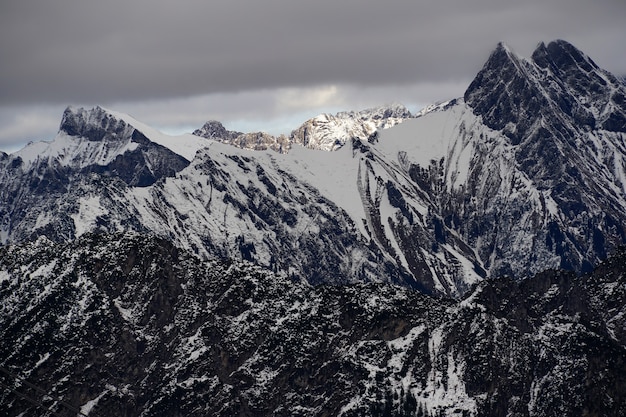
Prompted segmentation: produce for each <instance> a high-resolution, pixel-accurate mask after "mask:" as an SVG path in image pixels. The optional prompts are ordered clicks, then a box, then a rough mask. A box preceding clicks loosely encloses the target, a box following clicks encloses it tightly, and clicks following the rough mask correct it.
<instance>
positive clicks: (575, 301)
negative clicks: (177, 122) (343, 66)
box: [0, 40, 626, 417]
mask: <svg viewBox="0 0 626 417" xmlns="http://www.w3.org/2000/svg"><path fill="white" fill-rule="evenodd" d="M0 241H1V244H2V246H0V388H1V389H2V391H0V410H2V411H3V412H4V414H6V415H9V416H31V415H40V416H53V415H55V416H76V415H89V416H146V417H147V416H209V415H216V416H217V415H219V416H265V415H267V416H340V415H341V416H367V415H381V416H463V417H465V416H520V417H521V416H529V417H530V416H546V417H548V416H555V415H558V416H618V415H626V251H625V250H624V249H623V248H621V246H622V245H624V244H626V85H625V84H624V82H623V80H621V79H619V78H617V77H615V76H613V75H612V74H610V73H608V72H607V71H605V70H603V69H601V68H599V67H598V66H597V65H596V64H595V63H594V62H593V60H591V59H590V58H589V57H588V56H587V55H585V54H584V53H582V52H581V51H579V50H578V49H576V48H575V47H574V46H572V45H571V44H569V43H567V42H565V41H562V40H558V41H554V42H551V43H549V44H547V45H545V44H543V43H542V44H540V45H539V46H538V47H537V48H536V50H535V51H534V53H533V54H532V57H531V58H530V59H526V58H522V57H519V56H518V55H516V54H515V53H514V52H513V51H511V50H510V49H509V48H508V47H507V46H505V45H503V44H499V45H498V46H497V48H496V49H495V50H494V51H493V53H492V54H491V56H490V57H489V59H488V60H487V62H486V63H485V65H484V67H483V68H482V69H481V70H480V72H479V73H478V74H477V76H476V78H475V79H474V81H473V82H472V83H471V84H470V85H469V87H468V89H467V90H466V92H465V94H464V97H462V98H456V99H453V100H449V101H446V102H442V103H439V104H436V105H432V106H429V107H427V108H426V109H424V110H422V111H421V112H419V113H418V114H411V113H410V112H409V111H408V110H407V109H406V108H405V107H404V106H401V105H390V106H385V107H381V108H376V109H368V110H363V111H358V112H342V113H338V114H336V115H329V114H324V115H320V116H318V117H316V118H313V119H311V120H309V121H307V122H305V123H304V124H303V125H302V126H301V127H300V128H298V129H296V130H294V131H293V132H292V133H291V134H290V135H289V136H286V135H281V136H278V137H274V136H271V135H268V134H266V133H262V132H259V133H241V132H233V131H229V130H227V129H226V128H225V127H224V126H223V125H222V124H221V123H220V122H217V121H209V122H207V123H206V124H205V125H204V126H203V127H201V128H199V129H198V130H196V131H195V132H194V133H193V134H187V135H182V136H168V135H165V134H163V133H161V132H159V131H157V130H155V129H153V128H151V127H149V126H147V125H145V124H144V123H141V122H140V121H138V120H135V119H134V118H132V117H131V116H129V115H126V114H121V113H118V112H115V111H112V110H107V109H103V108H101V107H96V108H93V109H82V108H73V107H69V108H68V109H67V110H66V111H65V112H64V114H63V117H62V121H61V125H60V129H59V133H58V135H57V136H56V137H55V138H54V139H53V140H52V141H50V142H37V143H30V144H29V145H27V146H26V147H25V148H23V149H22V150H20V151H17V152H15V153H12V154H5V153H1V152H0Z"/></svg>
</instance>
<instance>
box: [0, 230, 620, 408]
mask: <svg viewBox="0 0 626 417" xmlns="http://www.w3.org/2000/svg"><path fill="white" fill-rule="evenodd" d="M625 279H626V253H624V252H623V251H622V252H621V253H619V254H616V256H615V257H614V258H612V259H610V260H609V261H607V262H605V263H603V264H602V265H601V266H600V267H599V268H598V269H597V270H596V271H595V272H594V273H593V274H591V275H586V276H583V277H577V276H576V275H575V274H573V273H563V272H556V271H550V272H546V273H542V274H541V275H538V276H536V277H534V278H529V279H527V280H525V281H523V282H521V283H516V282H515V281H513V280H510V279H497V280H487V281H484V282H482V283H481V284H479V285H478V286H477V287H476V288H474V289H473V290H472V291H471V292H470V293H469V294H468V296H467V297H466V298H464V299H463V300H461V301H458V302H451V301H450V300H446V299H437V298H432V297H428V296H426V295H424V294H422V293H420V292H417V291H412V290H408V289H406V288H402V287H397V286H391V285H381V284H369V285H365V284H358V285H351V286H318V287H310V286H307V285H304V284H302V283H294V282H293V281H291V280H289V279H287V277H285V276H284V275H274V274H272V273H271V272H269V271H267V270H266V269H262V268H259V267H258V266H254V265H251V264H249V263H241V262H232V261H202V260H200V259H199V258H198V257H196V256H194V255H193V254H191V253H189V252H186V251H184V250H180V249H178V248H176V247H175V246H173V245H172V244H171V243H170V242H169V241H167V240H164V239H157V238H154V237H150V236H146V235H141V234H114V235H102V234H100V235H84V236H82V237H81V238H79V239H78V240H76V241H74V242H71V243H62V244H55V243H53V242H50V241H49V240H47V239H46V238H44V237H41V238H39V239H38V240H36V241H34V242H31V243H27V244H22V245H16V246H9V247H4V248H0V309H1V310H0V311H1V314H0V384H2V385H1V386H2V387H3V389H2V390H0V408H1V409H2V410H3V415H7V416H18V415H20V416H24V415H47V414H46V413H55V414H54V415H57V416H68V417H69V416H76V415H79V412H82V413H83V415H88V416H99V417H108V416H120V415H124V416H140V415H141V416H146V417H149V416H234V415H238V416H293V415H299V416H320V415H328V416H346V417H347V416H468V417H478V416H507V415H509V416H510V415H515V416H524V417H531V416H532V417H552V416H563V417H574V416H581V415H597V416H621V415H625V413H626V391H625V390H624V387H625V386H626V332H625V329H626V314H625V312H626V311H625V309H626V307H625V306H626V282H625ZM29 400H30V401H29Z"/></svg>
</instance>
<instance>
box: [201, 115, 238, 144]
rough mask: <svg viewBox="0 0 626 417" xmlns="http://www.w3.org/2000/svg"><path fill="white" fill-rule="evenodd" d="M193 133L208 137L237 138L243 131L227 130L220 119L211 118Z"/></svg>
mask: <svg viewBox="0 0 626 417" xmlns="http://www.w3.org/2000/svg"><path fill="white" fill-rule="evenodd" d="M192 134H193V135H196V136H200V137H203V138H207V139H218V140H219V139H235V138H236V137H237V136H239V135H243V133H242V132H236V131H232V130H227V129H226V128H225V127H224V125H223V124H222V122H220V121H218V120H209V121H207V122H206V123H205V124H204V126H202V127H201V128H200V129H196V130H194V131H193V133H192Z"/></svg>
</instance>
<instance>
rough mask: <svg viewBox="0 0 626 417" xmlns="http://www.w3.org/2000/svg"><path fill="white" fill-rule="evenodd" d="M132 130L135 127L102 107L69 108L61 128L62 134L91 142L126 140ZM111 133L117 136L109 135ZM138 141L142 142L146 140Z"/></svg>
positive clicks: (64, 113) (64, 115) (64, 114)
mask: <svg viewBox="0 0 626 417" xmlns="http://www.w3.org/2000/svg"><path fill="white" fill-rule="evenodd" d="M132 129H133V127H132V126H129V125H128V123H126V122H125V121H124V120H122V119H120V118H119V117H116V116H115V115H113V113H111V112H110V111H108V110H106V109H104V108H103V107H100V106H96V107H93V108H91V109H85V108H83V107H74V106H68V107H67V108H66V109H65V111H64V112H63V117H62V119H61V125H60V126H59V131H60V132H64V133H66V134H67V135H69V136H74V137H81V138H85V139H87V140H90V141H102V140H103V139H108V140H110V139H117V138H124V137H125V136H127V134H128V133H129V131H130V130H132ZM111 132H115V134H114V135H110V134H107V133H111ZM137 139H138V140H140V141H141V140H142V139H144V138H137Z"/></svg>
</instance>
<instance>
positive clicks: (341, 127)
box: [291, 104, 413, 151]
mask: <svg viewBox="0 0 626 417" xmlns="http://www.w3.org/2000/svg"><path fill="white" fill-rule="evenodd" d="M412 117H413V116H412V115H411V112H409V110H408V109H407V108H406V107H404V106H403V105H401V104H392V105H388V106H381V107H375V108H371V109H366V110H361V111H358V112H353V111H350V112H339V113H337V114H335V115H332V114H327V113H324V114H320V115H319V116H316V117H314V118H312V119H309V120H307V121H306V122H304V123H303V124H302V126H300V127H299V128H297V129H296V130H294V131H293V132H291V140H292V141H293V143H297V144H300V145H303V146H305V147H307V148H311V149H321V150H325V151H334V150H337V149H339V148H340V147H342V146H343V145H344V144H345V143H346V142H349V141H350V140H352V139H359V140H361V141H364V140H368V139H369V138H370V137H372V135H376V134H377V131H378V130H380V129H387V128H390V127H392V126H395V125H397V124H400V123H402V122H403V121H405V120H407V119H410V118H412Z"/></svg>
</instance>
